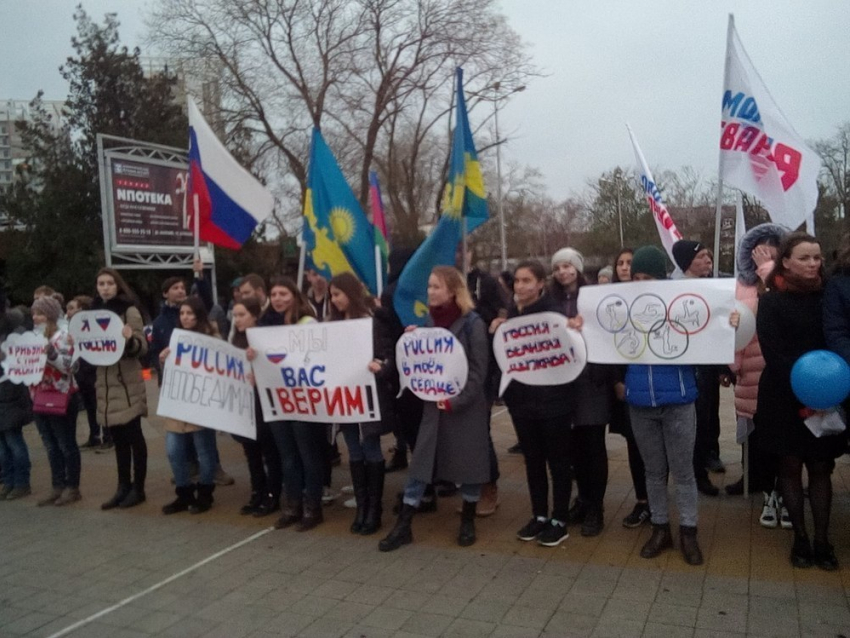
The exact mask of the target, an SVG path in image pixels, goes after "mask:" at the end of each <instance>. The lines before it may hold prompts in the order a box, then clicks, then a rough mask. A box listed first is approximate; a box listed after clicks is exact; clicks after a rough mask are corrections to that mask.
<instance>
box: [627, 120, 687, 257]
mask: <svg viewBox="0 0 850 638" xmlns="http://www.w3.org/2000/svg"><path fill="white" fill-rule="evenodd" d="M626 128H627V129H629V137H630V138H632V146H633V147H634V149H635V159H636V160H637V167H638V182H639V183H640V187H641V190H642V191H643V192H644V193H645V194H646V201H647V202H648V203H649V210H651V211H652V218H653V219H654V220H655V227H656V228H657V229H658V235H659V236H660V237H661V244H662V245H663V246H664V250H666V251H667V254H668V255H670V261H672V262H673V264H674V265H675V264H676V260H675V259H674V258H673V244H675V243H676V242H677V241H679V240H680V239H682V233H680V232H679V229H678V228H676V222H674V221H673V218H672V217H670V213H669V212H667V206H666V205H665V204H664V198H663V197H661V191H659V190H658V186H656V185H655V179H653V177H652V171H650V170H649V165H648V164H647V163H646V158H645V157H644V156H643V153H642V152H641V150H640V146H638V143H637V140H636V139H635V134H634V132H633V131H632V127H631V126H629V125H628V124H626Z"/></svg>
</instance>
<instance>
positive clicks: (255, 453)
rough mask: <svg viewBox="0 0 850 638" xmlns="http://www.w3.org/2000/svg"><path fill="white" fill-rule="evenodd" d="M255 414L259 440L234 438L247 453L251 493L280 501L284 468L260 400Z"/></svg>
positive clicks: (234, 436) (235, 436) (241, 437)
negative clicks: (265, 419) (264, 418)
mask: <svg viewBox="0 0 850 638" xmlns="http://www.w3.org/2000/svg"><path fill="white" fill-rule="evenodd" d="M254 414H255V415H256V416H257V440H256V441H254V440H253V439H248V438H245V437H243V436H237V435H235V434H234V435H233V438H234V439H236V440H237V441H238V442H239V443H240V444H241V445H242V450H243V451H244V452H245V458H246V459H247V461H248V474H249V475H250V477H251V491H252V492H256V493H259V494H262V495H263V496H267V495H270V496H271V497H272V498H273V499H275V500H279V499H280V494H281V491H282V486H283V468H282V465H281V462H280V453H279V452H278V450H277V444H276V443H275V440H274V436H273V435H272V430H271V428H270V427H269V424H268V423H266V422H265V421H264V420H263V412H262V409H261V407H260V405H259V400H258V401H257V405H256V410H255V412H254Z"/></svg>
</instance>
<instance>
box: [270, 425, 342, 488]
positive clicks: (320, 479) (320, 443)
mask: <svg viewBox="0 0 850 638" xmlns="http://www.w3.org/2000/svg"><path fill="white" fill-rule="evenodd" d="M269 425H270V426H271V429H272V434H273V435H274V441H275V444H276V445H277V449H278V452H280V460H281V464H282V466H283V486H284V489H285V490H286V498H287V499H288V500H289V501H290V502H291V503H300V502H301V500H302V499H306V501H307V503H309V504H310V505H319V504H321V502H322V490H323V486H324V474H325V472H324V469H325V466H324V462H325V461H324V459H325V448H326V447H327V445H328V443H327V437H326V436H325V426H324V425H323V424H322V423H302V422H300V421H274V422H272V423H270V424H269Z"/></svg>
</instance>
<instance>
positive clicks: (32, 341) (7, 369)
mask: <svg viewBox="0 0 850 638" xmlns="http://www.w3.org/2000/svg"><path fill="white" fill-rule="evenodd" d="M0 347H2V349H3V355H4V356H3V378H2V379H0V381H11V382H12V383H23V384H25V385H35V384H36V383H39V382H40V381H41V378H42V377H43V376H44V366H46V365H47V338H46V337H45V336H44V335H40V334H36V333H34V332H25V333H23V334H10V335H9V336H8V337H6V341H4V342H3V345H2V346H0Z"/></svg>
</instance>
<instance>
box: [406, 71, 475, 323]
mask: <svg viewBox="0 0 850 638" xmlns="http://www.w3.org/2000/svg"><path fill="white" fill-rule="evenodd" d="M456 100H457V111H456V113H457V117H456V125H455V130H454V135H453V136H452V155H451V160H450V162H449V174H448V177H447V179H446V190H445V192H444V193H443V203H442V214H441V215H440V221H438V222H437V225H436V227H435V228H434V230H433V231H431V234H430V235H428V237H427V238H426V239H425V241H424V242H422V245H421V246H420V247H419V248H418V249H417V250H416V252H415V253H414V254H413V257H411V258H410V261H409V262H407V265H406V266H405V267H404V270H403V271H402V272H401V276H400V277H399V279H398V287H397V288H396V291H395V296H394V297H393V306H394V307H395V310H396V312H397V313H398V316H399V318H400V319H401V321H402V324H403V325H405V326H408V325H420V326H421V325H423V324H424V323H425V320H426V319H427V317H428V277H429V276H430V275H431V270H432V269H433V268H434V266H451V265H454V263H455V251H456V250H457V246H458V244H459V243H460V242H461V241H462V240H463V236H462V235H463V225H462V222H461V219H462V218H463V217H465V218H466V232H467V233H470V232H472V231H473V230H475V229H476V228H478V226H480V225H481V224H483V223H484V222H486V221H487V218H488V211H487V193H486V192H485V190H484V179H483V178H482V177H481V166H480V165H479V163H478V153H476V152H475V143H474V142H473V140H472V129H470V128H469V115H468V114H467V112H466V100H465V99H464V97H463V69H461V68H458V70H457V98H456Z"/></svg>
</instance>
